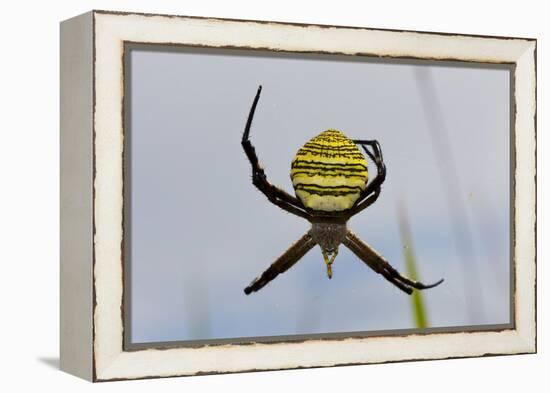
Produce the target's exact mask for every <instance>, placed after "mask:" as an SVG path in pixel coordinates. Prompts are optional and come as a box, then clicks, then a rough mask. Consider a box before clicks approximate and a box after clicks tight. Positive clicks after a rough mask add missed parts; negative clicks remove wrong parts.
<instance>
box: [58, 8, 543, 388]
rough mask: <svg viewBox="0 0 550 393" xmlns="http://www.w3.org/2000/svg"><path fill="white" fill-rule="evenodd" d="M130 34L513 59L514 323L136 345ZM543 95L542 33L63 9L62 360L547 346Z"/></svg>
mask: <svg viewBox="0 0 550 393" xmlns="http://www.w3.org/2000/svg"><path fill="white" fill-rule="evenodd" d="M281 37H284V40H283V39H281ZM125 43H151V44H174V45H185V46H207V47H217V48H241V49H251V50H252V49H267V50H270V51H287V52H300V53H329V54H343V55H350V56H376V57H387V58H398V59H403V58H405V59H408V58H414V59H434V60H452V61H464V62H476V63H502V64H509V65H511V66H513V86H514V92H513V93H514V102H515V105H514V109H515V114H514V121H515V123H514V125H513V128H514V132H513V135H514V136H515V140H514V143H513V150H514V152H515V160H514V162H515V170H514V173H513V174H512V175H513V182H512V184H513V190H512V191H513V193H512V195H513V196H514V198H515V200H514V201H513V202H512V204H513V208H512V214H513V224H514V226H513V227H514V231H513V234H512V236H513V239H512V243H513V244H514V247H513V253H512V256H513V261H514V269H513V273H514V277H513V281H514V282H515V288H514V289H515V291H514V310H513V311H514V312H513V315H514V321H513V322H514V323H513V327H512V328H510V329H501V330H498V331H471V332H467V331H463V332H452V333H450V332H433V333H429V334H411V335H402V336H399V335H397V336H396V335H393V336H385V337H353V338H352V337H350V338H342V337H339V338H335V339H330V340H321V339H309V340H305V341H301V342H296V341H295V342H278V343H271V344H265V343H255V344H253V345H237V344H232V343H225V344H223V345H203V346H198V347H174V348H169V349H164V350H157V349H141V350H132V351H128V350H125V347H124V339H123V338H124V323H123V321H124V318H123V316H124V310H123V282H124V277H123V274H124V269H123V249H122V245H123V244H124V242H123V235H124V228H123V225H122V223H123V220H122V216H123V209H124V198H123V187H124V184H123V171H122V168H123V157H124V154H123V153H124V152H123V135H124V132H123V131H124V124H123V123H124V120H123V119H124V116H123V92H124V87H123V86H124V85H123V78H124V72H123V70H124V67H123V64H124V60H123V55H124V46H125ZM535 97H536V41H535V40H533V39H520V38H504V37H481V36H467V35H450V34H439V33H420V32H410V31H390V30H377V29H366V28H355V27H332V26H319V25H299V24H285V23H272V22H260V21H237V20H221V19H212V18H195V17H184V16H169V15H146V14H129V13H128V14H127V13H116V12H104V11H92V12H89V13H87V14H84V15H81V16H78V17H75V18H73V19H70V20H67V21H65V22H63V23H62V24H61V348H60V351H61V368H62V369H63V370H65V371H67V372H70V373H72V374H74V375H78V376H80V377H82V378H85V379H88V380H92V381H107V380H119V379H135V378H148V377H165V376H181V375H198V374H210V373H224V372H242V371H249V370H273V369H288V368H298V367H325V366H335V365H345V364H367V363H382V362H393V361H406V360H423V359H442V358H450V357H470V356H486V355H500V354H518V353H533V352H535V351H536V309H535V304H536V301H535V297H536V247H535V246H536V245H535V235H536V101H535Z"/></svg>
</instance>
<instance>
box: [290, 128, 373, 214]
mask: <svg viewBox="0 0 550 393" xmlns="http://www.w3.org/2000/svg"><path fill="white" fill-rule="evenodd" d="M290 178H291V179H292V185H293V186H294V190H295V191H296V195H297V196H298V198H300V200H301V201H302V203H303V204H304V206H306V207H307V208H309V209H313V210H322V211H342V210H346V209H349V208H351V207H352V206H353V204H354V203H355V201H356V200H357V198H359V195H360V194H361V191H363V190H364V189H365V186H366V184H367V180H368V171H367V161H366V160H365V157H364V156H363V154H362V153H361V151H359V149H358V148H357V146H356V145H355V143H353V142H352V141H351V140H350V139H348V138H347V137H346V136H345V135H344V134H342V133H341V132H340V131H337V130H327V131H324V132H322V133H321V134H319V135H317V136H316V137H314V138H313V139H311V140H310V141H309V142H307V143H306V144H305V145H304V146H303V147H302V148H301V149H300V150H298V153H296V157H294V160H292V167H291V170H290Z"/></svg>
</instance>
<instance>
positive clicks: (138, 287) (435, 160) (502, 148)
mask: <svg viewBox="0 0 550 393" xmlns="http://www.w3.org/2000/svg"><path fill="white" fill-rule="evenodd" d="M127 67H128V68H127V74H126V75H127V86H126V96H127V97H128V100H127V110H126V113H127V119H126V121H127V127H128V128H129V137H128V138H127V141H126V142H127V150H128V151H129V156H128V157H127V158H128V169H129V172H128V174H127V175H128V176H129V180H130V181H129V187H127V188H126V191H127V197H129V199H128V201H130V202H131V204H130V205H129V206H130V209H129V210H128V212H129V218H130V220H129V221H128V222H127V226H126V229H127V230H128V234H129V236H128V237H127V241H128V243H127V246H126V250H127V251H128V253H127V255H129V256H130V258H129V260H128V261H127V262H128V263H127V269H128V272H129V274H128V275H127V279H128V282H127V284H129V285H127V287H129V288H130V290H129V291H128V293H127V300H129V304H128V305H127V308H129V311H130V313H129V314H130V326H131V337H130V339H131V341H132V342H133V343H150V342H166V341H186V340H203V339H219V338H236V337H264V336H284V335H299V334H312V333H339V332H365V331H380V330H384V331H386V330H397V329H411V328H425V327H432V328H447V327H463V326H477V327H479V328H483V327H490V326H494V325H502V324H508V323H509V322H510V320H511V319H510V317H511V315H510V251H509V250H510V240H509V239H510V236H509V233H510V165H511V162H510V89H511V86H510V70H509V69H508V68H506V67H505V66H496V65H493V66H487V65H479V66H476V67H473V66H471V65H465V64H460V63H448V62H440V63H434V62H420V61H406V62H404V61H396V60H375V59H368V58H357V57H353V58H352V57H343V56H318V55H312V56H309V55H307V56H306V55H291V54H281V53H277V54H275V55H274V54H272V53H267V52H265V53H263V52H254V53H253V54H252V52H250V51H246V52H241V51H234V50H231V51H230V50H212V49H192V50H187V49H184V48H171V47H160V49H159V47H151V46H135V47H133V49H132V50H131V51H130V55H129V56H127ZM259 84H262V85H263V87H264V90H263V92H262V97H261V99H260V102H259V105H258V108H257V110H256V115H255V118H254V123H253V127H252V133H251V139H252V142H253V143H254V145H255V146H256V151H257V153H258V155H259V157H260V161H261V162H262V163H263V165H264V167H265V169H266V173H267V175H268V178H269V180H270V181H271V182H272V183H274V184H276V185H278V186H280V187H282V188H284V189H286V190H287V191H288V192H290V193H293V190H292V184H291V182H290V176H289V172H290V162H291V160H292V158H293V157H294V154H295V153H296V151H297V150H298V149H299V148H300V147H301V146H302V145H303V144H304V143H305V142H307V141H308V140H309V139H310V138H312V137H313V136H315V135H317V134H319V133H320V132H322V131H324V130H325V129H328V128H336V129H339V130H341V131H342V132H344V133H345V134H346V135H347V136H348V137H350V138H354V139H377V140H378V141H379V142H380V144H381V146H382V150H383V153H384V160H385V162H386V166H387V170H388V173H387V179H386V182H385V183H384V186H383V189H382V194H381V196H380V198H379V199H378V201H377V202H376V203H375V204H374V205H372V206H371V207H370V208H369V209H367V210H365V211H363V212H362V213H361V214H359V215H358V216H356V217H354V218H352V220H350V222H349V224H348V225H349V227H350V228H351V229H352V230H353V231H354V232H355V233H356V234H357V235H359V236H360V237H361V238H362V239H363V240H364V241H365V242H367V243H369V244H370V245H371V246H372V247H373V248H374V249H376V250H377V251H378V252H380V253H381V254H382V255H384V256H385V257H386V258H387V259H388V260H389V262H390V263H391V264H392V265H393V266H394V267H395V268H397V269H398V270H400V271H401V272H402V273H403V274H408V275H409V276H416V278H417V279H419V280H421V281H423V282H426V283H430V282H434V281H436V280H438V279H440V278H445V282H444V283H443V284H441V285H440V286H439V287H437V288H434V289H430V290H427V291H424V292H422V293H421V296H416V297H409V296H407V295H406V294H404V293H403V292H401V291H400V290H398V289H397V288H395V287H394V286H393V285H391V284H390V283H388V282H387V281H386V280H385V279H384V278H383V277H381V276H379V275H378V274H376V273H374V272H373V271H371V270H370V269H368V268H367V267H366V266H365V265H364V264H363V263H362V262H360V261H359V260H358V259H357V258H356V257H355V256H354V255H352V254H351V252H349V251H348V250H347V249H345V248H344V247H341V248H340V253H339V255H338V257H337V259H336V261H335V263H334V265H333V270H334V277H333V279H332V280H328V279H327V277H326V271H325V265H324V262H323V259H322V256H321V252H320V250H319V248H318V247H316V248H314V249H313V250H312V251H310V252H309V253H308V254H307V255H306V256H305V257H304V258H303V259H302V260H301V261H300V262H299V263H298V264H296V265H295V266H294V267H293V268H292V269H291V270H289V271H288V272H286V273H285V274H283V275H280V276H279V277H277V279H275V280H274V281H273V282H272V283H271V284H269V285H268V286H267V287H265V288H264V289H262V290H261V291H260V292H258V293H255V294H252V295H249V296H246V295H244V293H243V289H244V287H245V286H247V285H248V284H249V283H250V281H251V280H252V279H254V278H255V277H256V276H258V275H259V274H261V273H262V272H263V271H264V270H265V269H266V268H267V267H268V266H269V265H270V264H271V263H272V262H273V261H274V260H275V259H276V258H277V257H278V256H279V255H280V254H281V253H283V252H284V251H285V250H286V249H287V248H288V247H289V246H290V244H291V243H293V242H294V241H295V240H297V239H298V238H299V237H300V236H302V235H303V234H304V233H305V232H306V231H307V230H308V229H309V224H308V223H307V222H306V221H305V220H303V219H300V218H298V217H295V216H292V215H290V214H288V213H286V212H284V211H282V210H280V209H279V208H277V207H276V206H274V205H272V204H271V203H269V202H268V201H267V199H266V198H265V196H264V195H263V194H261V193H260V192H259V191H257V190H256V189H255V188H254V187H253V185H252V183H251V169H250V164H249V163H248V161H247V159H246V156H245V154H244V152H243V151H242V148H241V146H240V138H241V135H242V131H243V128H244V124H245V122H246V118H247V115H248V111H249V109H250V106H251V103H252V100H253V98H254V94H255V92H256V89H257V86H258V85H259ZM370 168H371V170H370V172H371V174H372V175H373V176H374V173H376V170H375V168H374V165H371V167H370ZM128 306H129V307H128Z"/></svg>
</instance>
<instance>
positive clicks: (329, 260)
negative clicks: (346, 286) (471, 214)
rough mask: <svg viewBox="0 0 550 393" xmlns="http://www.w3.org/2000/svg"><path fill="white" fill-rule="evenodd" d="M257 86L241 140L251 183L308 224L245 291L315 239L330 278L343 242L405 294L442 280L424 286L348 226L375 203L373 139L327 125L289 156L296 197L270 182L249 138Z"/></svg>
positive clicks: (381, 168) (380, 172)
mask: <svg viewBox="0 0 550 393" xmlns="http://www.w3.org/2000/svg"><path fill="white" fill-rule="evenodd" d="M261 91H262V86H259V87H258V91H257V93H256V97H255V98H254V101H253V103H252V107H251V108H250V113H249V115H248V120H247V122H246V126H245V129H244V133H243V137H242V142H241V143H242V146H243V149H244V151H245V153H246V156H247V157H248V160H249V161H250V164H251V165H252V183H253V184H254V186H256V187H257V188H258V189H259V190H260V191H261V192H262V193H263V194H264V195H265V196H266V197H267V199H268V200H269V201H270V202H271V203H273V204H275V205H276V206H278V207H280V208H281V209H283V210H285V211H287V212H289V213H292V214H294V215H296V216H298V217H302V218H305V219H306V220H308V221H309V222H310V223H311V229H310V230H309V231H308V232H307V233H306V234H305V235H304V236H302V237H301V238H300V239H299V240H298V241H297V242H296V243H294V244H293V245H292V246H291V247H290V248H289V249H288V250H287V251H286V252H285V253H283V254H282V255H281V256H280V257H279V258H278V259H277V260H276V261H275V262H273V264H272V265H271V266H270V267H269V268H268V269H267V270H266V271H265V272H264V273H263V274H262V275H261V276H259V277H258V278H256V279H255V280H254V281H252V283H250V285H249V286H248V287H246V288H245V290H244V292H245V294H247V295H249V294H250V293H252V292H256V291H258V290H260V289H262V288H263V287H264V286H265V285H266V284H268V283H269V282H270V281H272V280H273V279H275V278H276V277H277V276H278V275H279V274H281V273H284V272H286V271H287V270H288V269H290V268H291V267H292V266H294V265H295V264H296V263H297V262H298V261H299V260H300V259H301V258H302V257H303V256H304V255H305V254H306V253H307V252H308V251H309V250H311V249H312V248H313V247H314V246H315V245H316V244H318V245H319V246H320V248H321V252H322V254H323V259H324V262H325V265H326V269H327V276H328V278H329V279H330V278H332V264H333V263H334V260H335V259H336V256H337V255H338V246H340V245H341V244H343V245H344V246H346V247H347V248H349V249H350V250H351V251H352V252H353V253H354V254H355V255H356V256H357V257H359V259H360V260H361V261H363V262H364V263H365V264H366V265H367V266H368V267H370V268H371V269H373V270H374V271H375V272H376V273H379V274H381V275H382V276H384V278H385V279H386V280H388V281H389V282H390V283H392V284H393V285H395V286H396V287H397V288H399V289H401V290H402V291H404V292H406V293H407V294H409V295H410V294H411V293H412V292H413V288H416V289H419V290H421V289H428V288H433V287H435V286H437V285H439V284H441V283H442V282H443V279H441V280H439V281H438V282H436V283H434V284H430V285H426V284H422V283H421V282H417V281H413V280H411V279H408V278H406V277H404V276H402V275H401V274H400V273H399V272H398V271H397V270H396V269H394V268H393V267H392V266H391V265H390V264H389V263H388V262H387V261H386V260H385V259H384V257H382V256H381V255H380V254H378V253H377V252H376V251H375V250H373V249H372V248H371V247H370V246H369V245H368V244H366V243H365V242H363V241H362V240H361V239H359V238H358V237H357V236H356V235H355V234H353V232H351V231H350V230H349V229H348V228H347V225H346V224H347V221H348V220H349V219H350V218H351V217H353V216H354V215H356V214H358V213H360V212H361V211H363V210H364V209H366V208H367V207H369V206H370V205H372V204H373V203H374V202H376V200H377V199H378V197H379V196H380V190H381V186H382V183H383V182H384V180H385V178H386V166H385V165H384V161H383V158H382V150H381V149H380V144H379V143H378V142H377V141H376V140H355V139H354V140H351V139H348V138H347V137H346V136H345V135H344V134H343V133H342V132H340V131H338V130H334V129H329V130H326V131H324V132H322V133H321V134H319V135H318V136H316V137H314V138H312V139H311V140H310V141H308V142H307V143H306V144H305V145H304V146H303V147H302V148H301V149H300V150H298V152H297V153H296V156H295V157H294V159H293V161H292V165H291V172H290V177H291V180H292V184H293V187H294V190H295V193H296V196H297V197H296V196H292V195H290V194H288V193H287V192H285V191H284V190H282V189H280V188H278V187H276V186H274V185H272V184H271V183H269V181H268V180H267V177H266V174H265V172H264V169H263V168H262V167H261V166H260V163H259V161H258V156H257V155H256V151H255V149H254V146H253V145H252V143H251V142H250V127H251V125H252V119H253V118H254V112H255V110H256V106H257V104H258V100H259V99H260V93H261ZM357 145H359V146H361V147H362V148H363V150H364V151H365V153H366V154H367V155H368V156H369V158H370V159H371V160H372V161H373V162H374V163H375V164H376V167H377V175H376V177H375V178H374V180H371V181H370V182H367V181H368V171H367V161H366V160H365V157H364V156H363V154H362V153H361V151H360V150H359V149H358V147H357ZM367 146H368V147H370V148H371V149H372V151H370V150H369V149H367Z"/></svg>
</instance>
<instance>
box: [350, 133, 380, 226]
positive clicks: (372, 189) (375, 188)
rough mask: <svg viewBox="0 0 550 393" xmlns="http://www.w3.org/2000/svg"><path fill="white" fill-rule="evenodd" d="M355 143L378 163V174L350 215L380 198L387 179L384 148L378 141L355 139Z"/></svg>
mask: <svg viewBox="0 0 550 393" xmlns="http://www.w3.org/2000/svg"><path fill="white" fill-rule="evenodd" d="M353 143H355V144H357V145H360V146H361V147H362V148H363V150H365V153H367V155H368V156H369V158H370V159H371V160H372V161H373V162H374V163H375V164H376V168H377V174H376V177H375V178H374V180H372V181H371V182H370V183H369V184H367V186H366V187H365V189H364V190H363V191H362V192H361V195H360V196H359V198H358V199H357V201H356V202H355V205H354V206H353V207H352V208H351V209H350V212H349V217H351V216H354V215H356V214H357V213H359V212H360V211H362V210H364V209H366V208H367V207H369V206H370V205H372V204H373V203H374V202H375V201H376V199H378V196H379V195H380V190H381V186H382V183H384V180H386V165H385V164H384V158H383V157H382V149H381V148H380V144H379V143H378V141H376V140H372V141H369V140H359V139H355V140H353ZM367 146H370V148H371V149H372V150H373V151H372V152H371V151H370V150H369V149H367ZM373 196H374V197H373Z"/></svg>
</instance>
